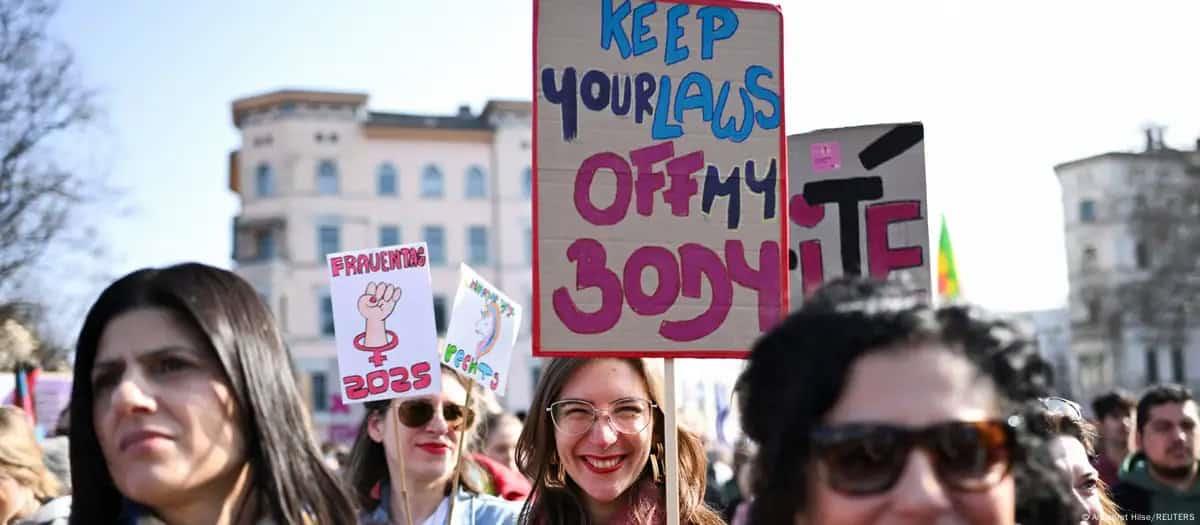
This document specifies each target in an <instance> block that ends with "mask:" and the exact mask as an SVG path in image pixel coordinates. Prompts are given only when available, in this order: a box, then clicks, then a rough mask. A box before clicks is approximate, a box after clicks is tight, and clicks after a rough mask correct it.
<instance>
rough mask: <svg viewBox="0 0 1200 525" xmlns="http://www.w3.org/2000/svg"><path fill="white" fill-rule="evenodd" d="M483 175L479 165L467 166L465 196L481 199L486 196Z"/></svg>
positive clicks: (485, 183) (485, 182)
mask: <svg viewBox="0 0 1200 525" xmlns="http://www.w3.org/2000/svg"><path fill="white" fill-rule="evenodd" d="M485 177H486V175H484V173H483V168H481V167H479V166H471V167H470V168H467V180H466V185H465V186H466V188H467V193H466V198H468V199H482V198H484V197H487V181H486V180H485Z"/></svg>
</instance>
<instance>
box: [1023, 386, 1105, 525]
mask: <svg viewBox="0 0 1200 525" xmlns="http://www.w3.org/2000/svg"><path fill="white" fill-rule="evenodd" d="M1026 419H1027V420H1028V421H1029V423H1030V425H1029V426H1030V428H1031V429H1032V430H1033V431H1034V432H1037V433H1038V434H1039V435H1041V436H1042V437H1044V438H1045V439H1047V440H1048V441H1047V443H1046V449H1047V452H1048V453H1049V454H1050V457H1051V459H1052V460H1053V461H1054V463H1055V465H1056V466H1057V467H1058V468H1059V470H1061V471H1062V473H1063V474H1065V475H1066V480H1067V481H1068V482H1069V483H1070V487H1071V493H1072V494H1073V495H1074V496H1075V502H1076V503H1077V504H1078V505H1079V506H1080V507H1082V508H1083V510H1084V512H1083V513H1082V515H1081V517H1082V519H1081V520H1079V525H1124V523H1125V521H1124V520H1123V519H1122V518H1121V513H1120V511H1119V510H1118V509H1117V505H1116V504H1115V503H1113V500H1112V498H1111V497H1109V493H1108V489H1109V488H1108V486H1107V485H1105V484H1104V482H1103V481H1101V479H1100V473H1099V472H1097V471H1096V467H1094V466H1092V462H1091V458H1092V457H1093V456H1094V455H1095V448H1094V447H1095V440H1096V429H1095V427H1093V426H1092V425H1091V423H1088V422H1087V420H1085V419H1084V418H1083V412H1082V411H1081V410H1080V407H1079V404H1078V403H1075V402H1074V401H1071V400H1069V399H1063V398H1061V397H1050V398H1045V399H1042V406H1041V407H1040V410H1037V411H1036V412H1034V413H1033V414H1031V415H1030V416H1029V417H1027V418H1026Z"/></svg>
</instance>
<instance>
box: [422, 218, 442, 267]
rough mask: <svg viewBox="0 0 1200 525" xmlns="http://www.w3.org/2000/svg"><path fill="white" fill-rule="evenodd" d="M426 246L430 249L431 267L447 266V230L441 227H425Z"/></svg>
mask: <svg viewBox="0 0 1200 525" xmlns="http://www.w3.org/2000/svg"><path fill="white" fill-rule="evenodd" d="M424 233H425V235H424V237H425V244H426V245H427V247H428V248H429V265H430V266H445V265H446V230H445V229H444V228H442V227H441V226H426V227H425V232H424Z"/></svg>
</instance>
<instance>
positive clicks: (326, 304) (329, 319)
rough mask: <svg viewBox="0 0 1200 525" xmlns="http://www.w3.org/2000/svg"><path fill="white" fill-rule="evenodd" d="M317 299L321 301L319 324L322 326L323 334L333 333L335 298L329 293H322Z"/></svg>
mask: <svg viewBox="0 0 1200 525" xmlns="http://www.w3.org/2000/svg"><path fill="white" fill-rule="evenodd" d="M317 301H318V302H319V303H320V304H319V305H318V307H319V308H320V309H321V311H320V319H319V322H318V323H317V326H319V327H321V335H333V300H332V299H330V298H329V294H328V293H325V294H322V295H321V296H320V297H319V298H317Z"/></svg>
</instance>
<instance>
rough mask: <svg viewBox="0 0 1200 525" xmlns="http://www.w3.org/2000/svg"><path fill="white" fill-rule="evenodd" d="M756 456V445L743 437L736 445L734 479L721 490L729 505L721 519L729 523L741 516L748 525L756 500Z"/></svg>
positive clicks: (742, 520) (734, 451)
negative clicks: (752, 505) (750, 510)
mask: <svg viewBox="0 0 1200 525" xmlns="http://www.w3.org/2000/svg"><path fill="white" fill-rule="evenodd" d="M754 454H755V444H754V442H753V441H750V440H749V439H748V438H746V437H742V438H741V439H738V441H737V443H735V444H734V450H733V479H731V480H729V481H728V482H726V483H725V486H724V487H722V489H721V492H722V493H723V497H724V500H725V501H726V503H727V506H726V507H725V510H724V511H723V513H722V515H721V517H722V518H724V519H725V521H727V522H729V523H734V522H737V521H738V518H737V517H738V516H739V515H741V516H742V518H741V522H742V523H748V520H749V509H750V501H751V500H752V499H753V498H754V491H753V488H752V487H751V480H752V479H753V473H754V469H753V461H754Z"/></svg>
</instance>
